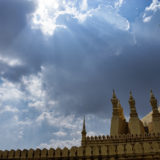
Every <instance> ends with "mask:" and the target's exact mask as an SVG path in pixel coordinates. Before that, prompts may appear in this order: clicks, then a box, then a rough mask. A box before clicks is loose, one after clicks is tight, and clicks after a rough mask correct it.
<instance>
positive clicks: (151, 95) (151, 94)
mask: <svg viewBox="0 0 160 160" xmlns="http://www.w3.org/2000/svg"><path fill="white" fill-rule="evenodd" d="M150 97H151V98H155V96H154V94H153V91H152V89H151V91H150Z"/></svg>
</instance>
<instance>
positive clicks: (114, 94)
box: [112, 89, 116, 98]
mask: <svg viewBox="0 0 160 160" xmlns="http://www.w3.org/2000/svg"><path fill="white" fill-rule="evenodd" d="M112 98H116V93H115V90H114V89H113V96H112Z"/></svg>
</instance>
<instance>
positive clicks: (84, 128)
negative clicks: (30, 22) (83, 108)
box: [83, 116, 86, 130]
mask: <svg viewBox="0 0 160 160" xmlns="http://www.w3.org/2000/svg"><path fill="white" fill-rule="evenodd" d="M83 130H86V125H85V116H84V119H83Z"/></svg>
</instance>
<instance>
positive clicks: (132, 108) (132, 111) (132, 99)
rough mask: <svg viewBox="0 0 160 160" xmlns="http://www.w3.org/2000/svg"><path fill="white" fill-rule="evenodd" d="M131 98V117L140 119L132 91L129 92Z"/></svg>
mask: <svg viewBox="0 0 160 160" xmlns="http://www.w3.org/2000/svg"><path fill="white" fill-rule="evenodd" d="M129 94H130V97H129V101H128V102H129V105H130V117H138V114H137V111H136V107H135V100H134V98H133V96H132V91H131V90H130V92H129Z"/></svg>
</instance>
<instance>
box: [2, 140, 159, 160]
mask: <svg viewBox="0 0 160 160" xmlns="http://www.w3.org/2000/svg"><path fill="white" fill-rule="evenodd" d="M146 153H147V156H149V155H150V156H151V157H153V155H154V154H155V153H160V142H156V141H153V142H141V143H140V142H132V143H130V142H127V143H119V144H108V145H99V146H87V147H82V146H80V147H72V148H70V149H68V148H66V147H65V148H63V149H61V148H57V149H53V148H50V149H49V150H48V149H45V148H44V149H42V150H41V149H36V150H34V149H30V150H26V149H24V150H22V151H21V150H19V149H18V150H10V151H8V150H5V151H0V159H6V160H7V159H15V160H18V159H19V160H20V159H26V160H30V159H35V160H41V159H42V160H44V159H53V158H54V159H57V160H58V159H59V160H63V159H64V160H66V159H72V158H73V159H78V160H79V159H81V158H84V157H85V158H86V159H91V158H92V157H94V158H100V159H102V158H104V157H107V158H115V157H121V156H125V155H127V156H128V157H136V156H139V155H143V156H145V155H146Z"/></svg>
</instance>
